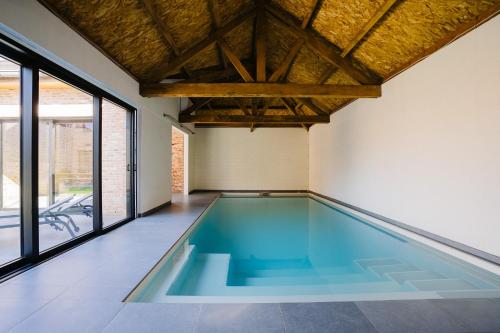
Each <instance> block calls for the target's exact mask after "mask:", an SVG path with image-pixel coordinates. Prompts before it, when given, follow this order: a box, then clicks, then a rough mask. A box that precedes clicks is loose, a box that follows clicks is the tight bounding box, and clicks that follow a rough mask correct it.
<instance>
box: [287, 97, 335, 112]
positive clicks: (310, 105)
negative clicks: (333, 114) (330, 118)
mask: <svg viewBox="0 0 500 333" xmlns="http://www.w3.org/2000/svg"><path fill="white" fill-rule="evenodd" d="M295 100H296V101H297V102H299V103H301V104H303V105H305V106H307V107H308V108H309V109H311V110H312V111H313V112H314V113H316V114H318V115H325V114H330V113H329V112H327V111H325V110H323V108H321V107H319V106H317V105H316V104H314V102H313V101H311V100H310V99H309V98H295Z"/></svg>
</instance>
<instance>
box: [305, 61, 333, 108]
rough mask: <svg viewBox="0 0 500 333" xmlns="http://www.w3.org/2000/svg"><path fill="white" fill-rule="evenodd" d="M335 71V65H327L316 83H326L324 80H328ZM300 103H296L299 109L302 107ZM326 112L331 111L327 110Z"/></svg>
mask: <svg viewBox="0 0 500 333" xmlns="http://www.w3.org/2000/svg"><path fill="white" fill-rule="evenodd" d="M336 71H337V67H335V66H332V65H330V67H328V68H327V69H326V70H325V71H324V72H323V74H321V77H320V78H319V80H318V84H324V83H326V81H328V79H329V78H330V77H331V76H332V75H333V74H335V72H336ZM309 101H311V103H312V100H311V99H309ZM302 105H303V103H301V102H298V103H297V108H299V109H300V108H301V107H302ZM328 113H331V112H328Z"/></svg>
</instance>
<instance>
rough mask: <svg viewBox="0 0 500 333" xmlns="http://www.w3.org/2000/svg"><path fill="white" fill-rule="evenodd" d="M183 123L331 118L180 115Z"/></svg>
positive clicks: (324, 119)
mask: <svg viewBox="0 0 500 333" xmlns="http://www.w3.org/2000/svg"><path fill="white" fill-rule="evenodd" d="M179 122H181V123H201V124H209V123H250V124H252V123H253V124H258V123H276V124H301V123H329V122H330V116H324V115H323V116H289V115H286V116H284V115H265V116H262V115H260V116H242V115H220V114H219V115H217V114H211V115H194V116H192V115H180V116H179Z"/></svg>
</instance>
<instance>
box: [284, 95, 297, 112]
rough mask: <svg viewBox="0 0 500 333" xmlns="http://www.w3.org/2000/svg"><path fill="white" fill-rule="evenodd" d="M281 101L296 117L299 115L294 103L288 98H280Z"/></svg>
mask: <svg viewBox="0 0 500 333" xmlns="http://www.w3.org/2000/svg"><path fill="white" fill-rule="evenodd" d="M280 101H281V103H283V105H284V106H285V107H286V108H287V109H288V111H290V112H291V113H293V114H294V115H296V116H298V115H299V113H298V112H297V110H296V109H295V105H294V103H293V101H291V100H289V99H288V98H284V97H282V98H280Z"/></svg>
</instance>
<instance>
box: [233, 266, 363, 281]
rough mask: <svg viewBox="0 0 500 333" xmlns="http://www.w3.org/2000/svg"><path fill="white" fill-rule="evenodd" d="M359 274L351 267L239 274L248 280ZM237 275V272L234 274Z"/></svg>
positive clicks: (255, 271) (271, 270) (262, 270)
mask: <svg viewBox="0 0 500 333" xmlns="http://www.w3.org/2000/svg"><path fill="white" fill-rule="evenodd" d="M356 272H360V270H355V269H354V268H353V267H351V266H338V267H326V268H316V269H314V268H289V269H256V270H253V271H251V272H243V273H239V274H240V275H244V276H246V277H249V278H253V277H255V278H257V277H279V276H321V275H335V274H352V273H356ZM235 273H236V274H238V272H235Z"/></svg>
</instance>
